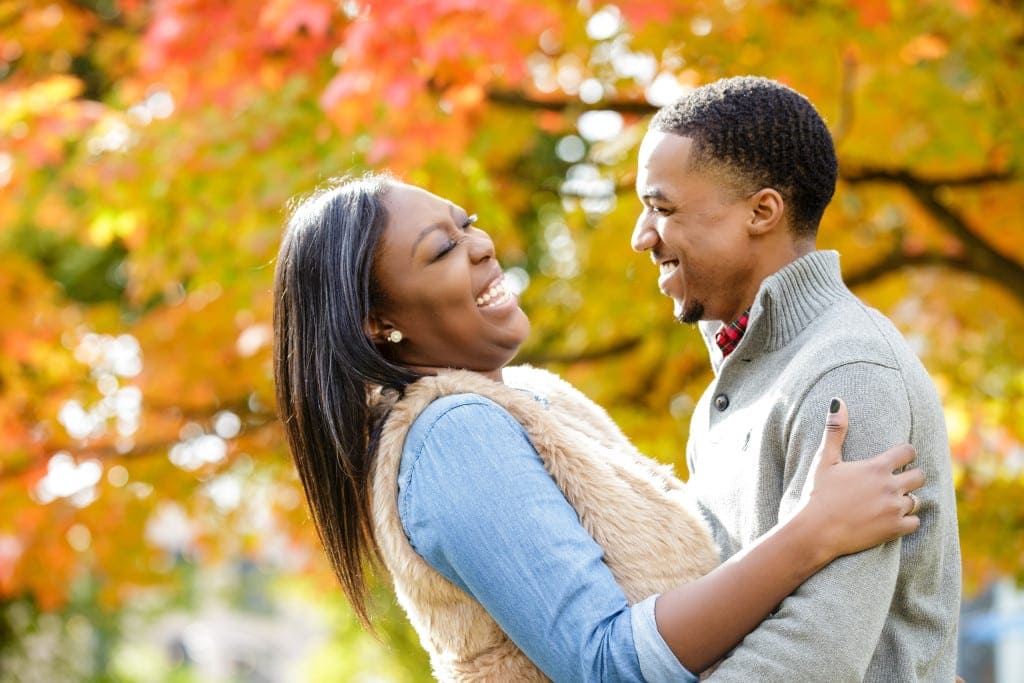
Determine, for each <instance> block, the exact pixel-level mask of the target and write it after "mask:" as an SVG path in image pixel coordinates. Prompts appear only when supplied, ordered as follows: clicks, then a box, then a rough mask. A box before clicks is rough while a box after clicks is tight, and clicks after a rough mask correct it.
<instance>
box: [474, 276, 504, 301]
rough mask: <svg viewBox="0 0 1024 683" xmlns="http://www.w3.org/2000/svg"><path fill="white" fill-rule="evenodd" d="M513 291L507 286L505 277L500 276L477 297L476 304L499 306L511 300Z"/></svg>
mask: <svg viewBox="0 0 1024 683" xmlns="http://www.w3.org/2000/svg"><path fill="white" fill-rule="evenodd" d="M511 296H512V292H510V291H509V290H508V287H506V286H505V278H503V277H500V278H498V279H497V280H495V281H494V284H493V285H491V286H490V288H488V290H487V291H486V292H484V293H483V294H481V295H480V296H478V297H477V298H476V305H477V306H480V307H487V306H497V305H498V304H503V303H505V302H506V301H508V300H509V297H511Z"/></svg>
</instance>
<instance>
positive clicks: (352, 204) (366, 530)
mask: <svg viewBox="0 0 1024 683" xmlns="http://www.w3.org/2000/svg"><path fill="white" fill-rule="evenodd" d="M393 182H394V181H393V180H392V179H391V178H390V177H388V176H384V175H367V176H363V177H360V178H355V179H345V180H341V181H334V182H332V183H331V184H330V185H329V186H327V187H325V188H323V189H321V190H318V191H317V192H315V193H314V194H312V195H310V196H309V197H307V198H305V199H303V200H301V201H299V202H297V203H296V204H295V205H294V208H293V211H292V214H291V217H290V219H289V220H288V224H287V227H286V229H285V232H284V236H283V238H282V241H281V248H280V251H279V253H278V257H277V266H276V268H275V272H274V379H275V382H276V385H277V408H278V413H279V416H280V418H281V421H282V423H283V424H284V430H285V434H286V436H287V439H288V446H289V448H290V450H291V453H292V458H293V459H294V461H295V466H296V468H297V469H298V472H299V477H300V478H301V480H302V486H303V488H304V489H305V492H306V501H307V502H308V503H309V508H310V512H311V513H312V516H313V521H314V523H315V525H316V529H317V533H318V534H319V536H320V541H321V543H323V546H324V549H325V550H326V551H327V555H328V557H329V558H330V561H331V566H332V567H333V569H334V572H335V574H336V575H337V577H338V580H339V581H340V582H341V586H342V589H343V590H344V591H345V595H346V596H347V597H348V599H349V601H350V602H351V604H352V607H353V609H354V610H355V613H356V615H357V616H358V618H359V620H360V622H361V623H362V624H363V625H364V626H369V617H368V611H367V607H366V602H367V581H366V571H365V569H366V560H367V559H368V558H373V557H374V555H375V554H376V545H375V543H374V539H373V532H372V525H371V523H370V509H369V486H370V482H369V478H370V472H371V463H372V461H373V457H374V451H375V447H376V444H375V443H374V442H375V439H374V438H373V434H372V433H371V432H372V431H373V426H372V424H371V423H372V419H373V418H372V416H371V409H370V405H369V400H368V397H369V394H370V392H371V390H372V389H373V388H374V387H399V388H400V387H403V386H405V385H407V384H409V383H410V382H412V381H415V379H416V378H417V375H416V374H415V373H412V372H411V371H409V370H407V369H405V368H402V367H401V366H398V365H395V364H393V363H391V362H389V361H388V360H387V359H386V358H385V357H384V356H382V355H381V353H380V351H378V349H377V348H376V347H375V346H374V344H373V343H372V342H371V341H370V340H369V338H368V337H367V335H366V331H365V324H366V322H367V319H368V317H369V315H370V312H371V310H372V309H373V306H374V304H375V303H377V302H378V301H379V298H380V292H379V290H378V289H377V287H376V286H375V284H374V280H373V262H374V255H375V253H376V251H377V247H378V244H379V243H380V239H381V234H382V233H383V231H384V226H385V225H386V223H387V217H388V216H387V211H386V208H385V206H384V203H383V199H384V196H385V195H386V193H387V190H388V188H389V187H390V186H391V184H392V183H393Z"/></svg>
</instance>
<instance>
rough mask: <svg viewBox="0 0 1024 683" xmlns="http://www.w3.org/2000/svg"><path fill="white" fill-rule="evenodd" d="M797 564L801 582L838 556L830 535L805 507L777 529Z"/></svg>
mask: <svg viewBox="0 0 1024 683" xmlns="http://www.w3.org/2000/svg"><path fill="white" fill-rule="evenodd" d="M777 531H778V533H779V534H780V535H781V536H782V537H783V538H782V539H781V540H780V542H782V543H785V544H786V545H787V547H788V550H789V552H791V553H792V557H793V558H795V559H796V561H797V564H796V565H795V566H794V569H795V570H796V571H797V572H798V573H799V574H800V575H801V577H802V578H801V581H803V580H805V579H807V578H809V577H811V576H812V575H814V574H815V573H816V572H818V571H819V570H820V569H821V568H823V567H824V566H825V565H827V564H828V563H829V562H831V561H832V560H834V559H835V558H836V556H837V553H836V551H835V548H834V547H833V544H832V542H831V538H830V536H831V535H830V534H829V533H828V532H827V530H826V528H825V526H824V525H822V524H820V523H818V522H817V521H816V520H815V519H814V514H813V512H812V511H811V509H810V507H809V506H806V505H805V506H803V507H801V508H800V510H799V512H797V513H796V514H795V515H793V516H792V517H790V518H789V519H788V520H787V521H786V522H785V523H784V524H782V525H781V526H780V527H778V529H777Z"/></svg>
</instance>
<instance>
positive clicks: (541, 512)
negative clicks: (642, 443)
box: [398, 394, 697, 683]
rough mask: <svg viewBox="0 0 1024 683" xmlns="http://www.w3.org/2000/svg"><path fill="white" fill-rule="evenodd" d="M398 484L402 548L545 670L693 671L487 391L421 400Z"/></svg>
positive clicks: (659, 676) (583, 674) (581, 673)
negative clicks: (619, 579)
mask: <svg viewBox="0 0 1024 683" xmlns="http://www.w3.org/2000/svg"><path fill="white" fill-rule="evenodd" d="M398 487H399V493H398V511H399V516H400V518H401V521H402V526H403V528H404V529H405V533H406V536H408V538H409V542H410V544H411V545H412V547H413V548H414V549H415V550H416V552H417V553H419V555H420V556H422V557H423V558H424V560H426V562H427V563H428V564H430V566H431V567H433V568H434V569H435V570H437V572H438V573H440V574H441V575H442V576H444V577H445V578H447V579H448V580H449V581H451V582H452V583H454V584H455V585H456V586H458V587H459V588H461V589H462V590H463V591H465V592H466V593H467V594H469V595H471V596H472V597H473V598H474V599H476V600H477V601H478V602H479V603H480V604H481V605H483V607H484V608H485V609H486V610H487V612H488V613H489V614H490V615H491V617H492V618H493V619H494V620H495V621H496V622H497V623H498V625H499V626H500V627H501V628H502V630H504V631H505V633H507V634H508V636H509V637H510V638H511V639H512V641H513V642H515V644H516V645H517V646H519V648H520V649H521V650H522V651H523V652H524V653H525V654H526V656H527V657H529V658H530V659H531V660H532V661H533V662H534V663H535V664H536V665H537V666H538V667H539V668H540V669H541V670H542V671H543V672H544V673H545V674H546V675H547V676H548V677H549V678H551V679H552V680H554V681H557V682H558V683H562V682H568V681H647V682H648V683H657V682H661V681H685V682H687V683H691V682H695V681H697V677H696V676H694V675H693V674H691V673H690V672H688V671H687V670H686V669H685V668H684V667H683V666H682V665H681V664H680V662H679V660H678V659H676V657H675V655H674V654H673V653H672V651H671V650H670V649H669V648H668V646H667V645H666V644H665V641H664V639H662V637H661V634H660V633H659V632H658V630H657V626H656V625H655V621H654V601H655V599H656V598H657V596H656V595H652V596H650V597H648V598H646V599H644V600H643V601H641V602H639V603H637V604H636V605H633V606H632V607H630V606H629V605H628V604H627V602H626V596H625V594H624V593H623V592H622V589H621V588H620V587H619V585H618V584H617V583H616V581H615V577H614V576H612V573H611V571H610V570H609V569H608V566H607V565H606V564H605V563H604V561H603V553H602V551H601V548H600V547H599V546H598V545H597V543H596V542H595V541H594V539H593V538H591V537H590V534H588V533H587V531H586V529H584V528H583V526H582V525H581V524H580V521H579V517H578V516H577V515H576V511H575V510H574V509H573V508H572V506H571V505H570V504H569V502H568V501H567V500H566V499H565V497H564V496H563V495H562V492H561V490H560V489H559V488H558V486H557V484H555V482H554V480H553V479H552V478H551V476H550V475H549V474H548V473H547V470H545V469H544V465H543V463H542V462H541V459H540V456H539V455H538V454H537V451H536V449H534V447H533V444H532V443H531V442H530V440H529V438H528V437H527V434H526V432H525V430H524V429H523V427H522V425H520V424H519V423H518V422H517V421H516V420H515V419H514V418H513V417H512V416H511V415H509V414H508V413H507V412H506V411H505V410H504V409H503V408H501V407H500V406H498V405H497V404H496V403H494V402H493V401H491V400H489V399H487V398H484V397H482V396H479V395H476V394H457V395H451V396H445V397H442V398H439V399H437V400H436V401H434V402H433V403H431V404H430V405H429V406H428V407H427V408H426V409H425V410H424V411H423V412H422V413H420V415H419V417H417V419H416V421H415V422H414V423H413V425H412V427H411V428H410V430H409V433H408V435H407V436H406V440H405V445H404V449H403V452H402V463H401V468H400V470H399V475H398Z"/></svg>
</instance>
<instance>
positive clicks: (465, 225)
mask: <svg viewBox="0 0 1024 683" xmlns="http://www.w3.org/2000/svg"><path fill="white" fill-rule="evenodd" d="M474 223H476V214H475V213H474V214H472V215H470V216H466V220H464V221H463V222H462V224H461V225H459V229H460V230H462V231H463V232H465V231H467V230H469V229H470V228H471V227H473V224H474ZM462 240H463V237H459V238H458V239H449V240H448V241H447V242H446V243H445V244H444V246H443V247H441V251H439V252H438V254H437V256H435V257H434V260H435V261H439V260H440V259H442V258H444V257H445V255H446V254H447V253H448V252H450V251H451V250H452V249H454V248H455V247H457V246H459V243H460V242H462Z"/></svg>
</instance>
